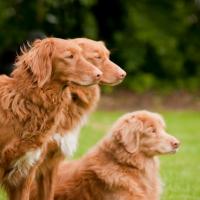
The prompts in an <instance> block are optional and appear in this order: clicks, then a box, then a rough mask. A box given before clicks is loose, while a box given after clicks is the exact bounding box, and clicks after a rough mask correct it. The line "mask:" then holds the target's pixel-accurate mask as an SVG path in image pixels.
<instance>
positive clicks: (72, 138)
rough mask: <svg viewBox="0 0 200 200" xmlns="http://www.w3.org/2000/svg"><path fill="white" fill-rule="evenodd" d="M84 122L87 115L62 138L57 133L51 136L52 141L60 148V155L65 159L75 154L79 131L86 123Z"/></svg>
mask: <svg viewBox="0 0 200 200" xmlns="http://www.w3.org/2000/svg"><path fill="white" fill-rule="evenodd" d="M86 121H87V115H84V116H83V117H82V119H81V120H80V122H79V124H78V125H77V126H76V127H75V128H74V129H72V130H71V131H68V132H66V133H65V134H64V135H63V136H61V135H60V134H59V133H55V134H54V135H53V139H54V140H55V141H56V142H57V144H58V145H59V146H60V148H61V151H62V153H63V154H64V155H65V156H66V157H71V156H72V155H73V154H74V153H75V151H76V149H77V145H78V139H79V133H80V129H81V128H82V126H83V125H84V124H85V123H86Z"/></svg>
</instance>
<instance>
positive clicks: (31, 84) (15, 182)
mask: <svg viewBox="0 0 200 200" xmlns="http://www.w3.org/2000/svg"><path fill="white" fill-rule="evenodd" d="M15 66H16V69H15V70H14V71H13V73H12V75H11V77H7V76H0V94H1V95H0V125H1V126H0V152H1V153H0V176H1V183H2V185H3V186H5V188H6V190H7V192H8V196H9V198H10V199H12V200H14V199H20V200H25V199H28V198H29V188H30V185H31V182H32V180H33V177H34V174H35V169H36V166H37V163H38V161H39V159H40V156H41V153H42V151H43V147H44V145H45V144H46V142H47V141H48V140H49V138H51V136H52V135H53V134H54V133H55V130H56V127H57V123H59V121H60V118H61V117H62V109H63V105H65V106H66V105H68V103H70V102H71V95H70V91H69V88H68V83H69V82H74V83H76V84H80V85H85V86H87V85H91V84H96V83H98V82H99V80H100V78H101V75H102V73H101V71H100V70H99V69H97V68H95V67H94V66H93V65H92V64H91V63H89V62H88V61H87V60H86V59H85V58H84V57H83V55H82V49H81V48H80V47H79V46H78V45H76V44H75V43H74V42H73V41H70V40H64V39H58V38H46V39H43V40H37V41H36V42H34V44H33V46H31V47H30V49H29V50H24V51H23V52H22V55H21V56H19V57H18V59H17V62H16V63H15ZM63 96H65V98H63Z"/></svg>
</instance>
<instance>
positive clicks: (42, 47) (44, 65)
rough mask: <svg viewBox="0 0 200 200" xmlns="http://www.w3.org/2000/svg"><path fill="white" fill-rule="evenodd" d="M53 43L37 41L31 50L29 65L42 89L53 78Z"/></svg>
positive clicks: (50, 41)
mask: <svg viewBox="0 0 200 200" xmlns="http://www.w3.org/2000/svg"><path fill="white" fill-rule="evenodd" d="M53 48H54V45H53V41H52V40H51V39H49V40H46V39H45V40H36V41H35V42H34V43H33V48H32V49H31V50H30V52H29V53H30V54H29V63H28V65H29V66H30V68H31V71H32V73H33V75H34V76H35V79H36V81H37V83H38V86H39V87H42V86H43V85H44V84H45V83H46V82H48V81H49V80H50V78H51V74H52V53H53Z"/></svg>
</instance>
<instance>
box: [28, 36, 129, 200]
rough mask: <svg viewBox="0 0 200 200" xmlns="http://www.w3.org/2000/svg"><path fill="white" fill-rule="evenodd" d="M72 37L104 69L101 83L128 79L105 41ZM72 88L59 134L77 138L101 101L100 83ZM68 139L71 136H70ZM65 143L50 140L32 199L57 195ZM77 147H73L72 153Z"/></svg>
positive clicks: (72, 86) (95, 64) (70, 87)
mask: <svg viewBox="0 0 200 200" xmlns="http://www.w3.org/2000/svg"><path fill="white" fill-rule="evenodd" d="M72 41H73V42H76V43H77V44H78V45H80V47H81V48H82V50H83V52H84V57H85V58H86V59H87V60H88V61H89V62H91V63H92V64H93V65H94V66H96V67H97V68H99V69H100V70H101V71H102V73H103V75H102V77H101V84H109V85H116V84H118V83H120V82H121V81H122V80H123V79H124V77H125V76H126V73H125V71H123V70H122V69H121V68H120V67H119V66H117V65H116V64H115V63H113V62H112V61H110V59H109V51H108V49H106V47H105V45H104V44H103V43H102V42H96V41H93V40H89V39H86V38H79V39H73V40H72ZM69 90H70V93H71V96H72V101H71V103H70V104H68V105H66V108H65V109H64V110H63V117H62V120H61V122H60V123H59V125H58V128H57V130H56V133H57V135H56V136H57V137H59V135H61V136H66V137H67V135H69V134H72V135H75V134H77V136H76V135H75V136H72V137H77V138H75V140H77V139H78V134H79V130H80V128H81V127H82V126H83V125H84V123H85V122H86V120H85V119H86V118H88V115H89V114H90V113H91V112H92V111H93V110H94V109H95V107H96V105H97V103H98V101H99V97H100V93H99V86H98V85H95V86H90V87H82V86H77V85H70V86H69ZM58 134H59V135H58ZM66 139H67V140H68V138H66ZM69 142H70V141H69ZM75 143H76V141H75ZM63 145H65V146H66V144H61V143H59V142H58V143H56V142H55V141H51V142H49V144H48V148H47V154H46V155H45V159H44V161H43V162H42V164H41V165H40V167H39V170H38V172H37V183H38V184H37V186H38V189H37V191H38V194H37V195H35V194H36V192H35V189H34V192H32V194H33V195H32V197H31V199H40V200H50V199H53V191H54V189H53V187H54V186H53V185H54V183H53V182H54V179H55V176H56V174H57V167H58V165H59V162H61V161H62V160H64V158H65V156H66V152H65V153H64V154H65V155H64V154H63V151H62V150H61V148H67V147H63ZM74 150H75V149H73V150H72V153H73V151H74ZM41 186H42V189H41Z"/></svg>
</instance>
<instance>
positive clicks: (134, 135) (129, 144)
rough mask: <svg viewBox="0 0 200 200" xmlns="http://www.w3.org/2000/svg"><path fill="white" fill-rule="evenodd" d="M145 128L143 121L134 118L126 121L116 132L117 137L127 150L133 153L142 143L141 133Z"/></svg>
mask: <svg viewBox="0 0 200 200" xmlns="http://www.w3.org/2000/svg"><path fill="white" fill-rule="evenodd" d="M142 129H143V123H142V121H140V120H138V119H136V118H134V119H131V120H127V121H124V123H122V124H121V126H120V127H119V130H118V131H117V133H116V138H117V140H118V142H119V143H121V144H122V145H123V146H124V148H125V149H126V151H127V152H129V153H131V154H133V153H135V152H137V150H138V148H139V143H140V133H141V131H142Z"/></svg>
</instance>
